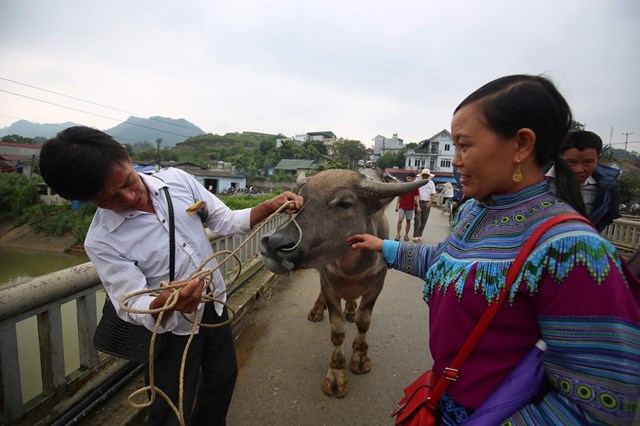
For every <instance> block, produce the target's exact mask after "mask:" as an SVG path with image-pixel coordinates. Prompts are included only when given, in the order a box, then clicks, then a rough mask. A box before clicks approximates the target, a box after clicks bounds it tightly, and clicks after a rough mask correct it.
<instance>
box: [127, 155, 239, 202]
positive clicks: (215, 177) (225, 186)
mask: <svg viewBox="0 0 640 426" xmlns="http://www.w3.org/2000/svg"><path fill="white" fill-rule="evenodd" d="M218 166H219V168H217V169H214V168H208V169H206V168H203V167H199V166H197V165H195V164H193V163H178V162H175V161H162V162H160V167H161V168H167V167H175V168H176V169H180V170H183V171H185V172H187V173H189V174H190V175H191V176H193V177H194V178H195V180H197V181H198V182H199V183H200V184H201V185H202V186H204V187H205V188H207V189H208V190H209V191H210V192H212V193H214V194H221V193H223V192H225V191H229V190H230V191H229V192H236V191H241V190H243V189H245V188H246V187H247V177H246V176H245V175H244V174H242V173H239V172H238V171H237V170H235V168H233V167H232V166H231V165H230V163H223V162H219V163H218ZM134 168H135V169H136V171H138V172H141V173H149V174H152V173H154V172H155V171H156V170H157V165H156V164H154V163H152V164H142V163H138V164H136V165H134Z"/></svg>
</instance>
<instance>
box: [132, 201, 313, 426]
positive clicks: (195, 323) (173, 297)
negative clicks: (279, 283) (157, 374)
mask: <svg viewBox="0 0 640 426" xmlns="http://www.w3.org/2000/svg"><path fill="white" fill-rule="evenodd" d="M293 206H294V202H293V201H291V200H290V201H288V202H287V203H284V204H283V205H281V206H280V207H279V208H278V209H277V210H276V211H275V212H273V213H272V214H271V215H270V216H269V217H268V218H266V219H265V220H263V221H262V222H261V223H259V224H258V226H257V227H256V228H255V229H254V230H253V231H252V232H251V233H249V234H248V235H247V237H246V238H245V240H244V241H243V242H242V243H240V244H239V245H238V247H236V248H235V249H234V250H220V251H217V252H215V253H213V254H212V255H211V256H209V257H208V258H206V259H205V260H204V262H202V264H201V265H200V266H199V267H198V268H197V269H196V271H195V272H194V273H193V275H192V276H191V277H190V278H188V279H187V280H185V281H183V282H181V283H178V284H168V283H166V282H164V281H161V282H160V287H157V288H151V289H145V290H140V291H136V292H134V293H130V294H127V295H126V296H124V297H123V298H122V299H121V300H120V309H121V310H123V311H124V312H128V313H135V314H151V315H156V314H157V315H158V316H157V318H156V321H155V324H154V327H153V330H152V333H151V341H150V342H149V385H148V386H144V387H142V388H140V389H137V390H135V391H133V392H132V393H131V394H130V395H129V398H128V400H129V404H131V405H132V406H133V407H135V408H146V407H149V406H151V405H152V404H153V403H154V402H155V399H156V394H158V395H160V396H161V397H162V398H164V400H165V401H166V402H167V404H168V405H169V407H170V408H171V410H172V411H173V412H174V414H175V415H176V417H177V418H178V421H179V422H180V425H181V426H185V420H184V415H183V413H184V406H183V405H184V370H185V367H186V361H187V354H188V352H189V347H190V346H191V342H192V340H193V336H194V335H195V334H196V331H197V330H198V327H208V328H216V327H223V326H225V325H227V324H229V323H230V322H231V321H233V319H234V318H235V315H236V312H235V310H234V309H233V308H232V307H231V306H230V305H229V304H228V303H226V302H224V301H222V300H219V299H218V297H220V296H221V295H222V294H224V293H226V291H227V289H228V288H226V289H225V290H224V291H222V292H221V293H220V294H217V295H216V294H214V291H215V282H214V280H213V273H214V272H215V271H216V270H217V269H219V268H220V267H221V266H222V265H224V264H225V263H226V262H227V261H229V260H230V259H232V258H233V259H235V261H236V262H237V263H238V272H237V274H236V276H235V277H234V278H233V280H232V281H231V284H232V285H233V283H235V282H236V281H237V280H238V278H239V277H240V274H241V273H242V262H241V261H240V258H239V257H238V255H237V253H238V251H240V249H242V247H244V246H245V245H246V244H247V243H248V242H249V241H250V240H251V238H253V236H254V235H255V234H256V233H258V232H259V231H260V230H261V229H262V228H264V227H265V226H266V225H267V224H268V223H269V221H270V220H271V219H272V218H273V217H275V216H276V215H278V214H279V213H281V212H282V211H283V210H286V209H288V211H287V212H286V213H288V214H289V219H288V220H287V221H285V222H284V223H283V224H282V225H280V226H279V227H278V228H277V229H280V228H282V227H284V226H286V225H287V224H288V223H289V222H291V221H293V222H294V224H295V225H296V227H297V229H298V232H299V235H300V237H299V239H298V242H297V243H296V244H295V246H294V248H295V247H297V246H298V244H300V241H301V240H302V230H301V229H300V226H299V225H298V224H297V223H296V222H295V217H294V214H293V211H292V210H291V207H293ZM277 229H276V230H277ZM289 250H292V249H289ZM223 254H226V255H227V256H226V257H225V258H224V259H222V260H221V261H220V262H219V263H218V264H217V265H216V266H215V267H214V268H210V269H203V268H204V266H205V265H206V264H207V263H209V262H210V261H211V260H213V259H214V258H216V257H218V256H220V255H223ZM197 278H202V279H204V281H205V287H204V288H205V289H207V290H208V291H205V293H204V294H203V295H202V297H201V303H206V302H218V303H220V304H222V305H224V306H225V307H226V308H227V310H228V312H229V319H227V320H226V321H225V322H222V323H218V324H205V323H201V322H200V319H199V318H198V309H196V310H195V312H194V313H193V320H191V319H189V318H187V317H186V316H185V314H184V313H182V312H181V315H182V317H183V318H184V319H186V320H187V321H189V322H190V323H191V324H192V327H191V332H190V334H189V339H188V340H187V343H186V345H185V348H184V351H183V353H182V360H181V363H180V376H179V378H180V379H179V380H180V382H179V385H180V386H179V393H178V407H176V406H175V404H174V403H173V402H172V401H171V399H170V398H169V396H168V395H167V394H166V393H165V392H163V391H162V390H161V389H160V388H158V387H156V386H155V379H154V368H155V365H154V358H155V357H154V350H155V342H156V336H157V335H158V330H159V329H160V324H162V319H163V318H164V314H165V312H167V311H169V310H172V309H173V308H174V307H175V305H176V303H178V299H179V295H180V294H179V293H180V289H182V288H183V287H184V286H186V285H187V284H188V283H189V282H190V281H191V280H193V279H197ZM164 290H171V291H172V293H171V294H170V295H169V297H168V298H167V300H166V301H165V304H164V305H163V306H162V307H160V308H157V309H133V308H130V307H129V306H127V302H128V301H129V300H130V299H132V298H134V297H138V296H140V295H144V294H157V293H158V292H160V291H164ZM143 392H149V393H150V395H149V400H148V401H145V402H135V401H134V399H135V397H136V396H137V395H138V394H141V393H143Z"/></svg>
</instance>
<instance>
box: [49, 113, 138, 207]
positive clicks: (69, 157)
mask: <svg viewBox="0 0 640 426" xmlns="http://www.w3.org/2000/svg"><path fill="white" fill-rule="evenodd" d="M129 161H130V159H129V154H128V153H127V150H126V149H125V147H124V146H122V145H121V144H120V143H118V142H117V141H116V140H114V139H113V138H112V137H111V136H109V135H108V134H106V133H104V132H101V131H100V130H96V129H93V128H91V127H85V126H76V127H69V128H68V129H65V130H63V131H61V132H60V133H58V134H57V135H56V137H55V138H52V139H49V140H48V141H47V142H45V143H44V145H43V146H42V151H41V152H40V173H41V175H42V177H43V179H44V181H45V182H46V183H47V185H49V186H50V187H51V188H53V190H54V191H56V192H57V193H58V194H59V195H60V196H61V197H64V198H66V199H67V200H79V201H88V200H89V199H90V198H92V197H94V196H95V195H97V194H98V193H99V192H100V191H101V190H102V189H103V188H104V185H105V183H106V182H107V180H108V179H109V176H110V173H111V171H112V169H113V167H114V166H115V165H118V164H126V163H128V162H129Z"/></svg>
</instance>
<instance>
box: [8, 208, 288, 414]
mask: <svg viewBox="0 0 640 426" xmlns="http://www.w3.org/2000/svg"><path fill="white" fill-rule="evenodd" d="M286 219H287V216H286V215H278V216H276V217H274V218H273V219H272V220H271V221H270V222H269V223H267V224H266V225H265V226H264V227H263V228H262V229H261V230H260V231H259V232H258V233H256V234H255V235H254V236H253V237H252V238H251V241H249V242H248V243H247V245H245V246H244V247H243V248H242V249H241V250H240V252H239V253H238V257H239V258H240V261H241V262H242V264H243V265H246V264H252V263H256V262H259V250H258V241H259V239H260V237H261V236H263V235H265V234H268V233H270V232H273V231H274V230H275V229H276V228H277V227H278V226H280V225H281V224H282V223H283V222H284V221H286ZM245 238H246V237H244V236H241V237H237V236H234V237H214V236H212V235H210V239H211V245H212V247H213V251H214V252H217V251H219V250H233V249H234V248H235V247H237V246H238V245H239V244H240V243H241V242H242V241H244V239H245ZM218 260H220V259H218ZM237 267H238V265H237V262H234V261H233V260H230V261H228V262H226V263H225V264H224V265H222V267H221V272H222V274H223V276H224V277H225V278H226V279H228V278H234V277H235V275H236V273H237ZM243 268H244V267H243ZM243 270H244V269H243ZM238 287H239V284H236V285H234V288H231V289H230V291H231V292H232V291H233V290H235V289H236V288H238ZM103 301H104V290H103V287H102V284H101V282H100V279H99V278H98V275H97V273H96V271H95V267H94V266H93V264H92V263H91V262H88V263H85V264H82V265H79V266H74V267H72V268H68V269H64V270H61V271H57V272H53V273H50V274H46V275H43V276H40V277H37V278H34V279H31V280H29V281H26V282H22V283H19V284H15V285H6V286H1V287H0V404H1V405H0V424H1V425H14V424H16V425H17V424H31V425H34V424H50V423H51V422H52V421H53V420H55V419H56V418H58V417H59V416H60V415H61V414H63V413H64V412H65V411H66V410H68V409H69V408H70V407H72V406H73V405H74V403H75V402H76V401H78V400H80V399H82V398H83V397H84V396H85V395H88V394H90V393H91V392H92V391H93V390H94V389H95V388H97V387H98V386H100V385H101V384H102V383H104V382H105V381H107V380H108V379H109V376H112V375H113V374H115V372H117V370H118V369H119V368H122V366H123V365H124V364H123V362H122V361H121V360H118V359H116V358H114V357H111V356H107V355H105V354H102V353H99V352H97V351H96V350H95V349H94V348H93V344H92V339H93V334H94V332H95V330H96V326H97V323H98V319H99V316H100V315H101V312H102V304H103ZM69 302H71V303H69ZM69 309H71V312H72V313H71V315H72V316H75V320H74V321H70V322H71V323H73V324H75V327H73V326H72V327H69V326H67V328H65V327H63V316H65V318H66V317H68V315H69V313H68V312H69ZM34 319H35V323H36V325H37V332H36V333H32V334H35V335H37V338H36V339H35V340H37V341H35V342H30V344H27V345H26V349H24V350H26V351H36V352H37V355H38V357H39V364H40V365H39V370H40V378H41V386H40V387H39V389H38V390H37V391H36V392H35V396H28V397H27V398H26V399H27V400H24V399H25V398H23V395H24V392H23V388H24V387H25V383H24V378H23V376H24V374H21V371H22V372H25V371H27V370H31V371H33V369H36V370H37V369H38V365H37V361H36V363H35V364H36V365H21V361H20V359H21V358H23V356H21V355H24V354H21V353H20V349H19V347H22V348H24V347H25V345H24V344H20V345H19V342H20V341H21V340H24V336H22V335H21V334H22V333H21V330H22V328H23V327H22V325H21V323H22V322H23V321H25V320H26V321H31V322H33V320H34ZM65 323H68V322H67V321H65ZM68 328H71V330H69V329H68ZM64 334H67V336H68V335H71V336H75V335H76V334H77V339H76V338H74V339H72V340H73V341H72V343H70V344H69V343H68V341H69V340H70V339H69V338H66V339H63V335H64ZM67 336H65V337H67ZM69 351H74V352H77V354H75V355H77V357H75V356H74V357H73V358H77V360H78V361H77V364H78V365H74V366H72V367H71V368H70V366H69V365H66V363H67V364H68V362H67V361H66V359H68V358H69V357H68V356H67V357H65V353H67V355H69V354H68V352H69ZM31 355H34V354H31ZM38 357H36V358H38ZM30 385H32V384H30Z"/></svg>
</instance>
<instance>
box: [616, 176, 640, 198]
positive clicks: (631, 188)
mask: <svg viewBox="0 0 640 426" xmlns="http://www.w3.org/2000/svg"><path fill="white" fill-rule="evenodd" d="M617 183H618V188H619V190H620V201H621V202H623V203H625V204H628V203H631V202H633V201H636V200H638V199H639V198H640V173H639V172H631V171H630V172H626V173H623V174H622V175H620V177H619V178H618V181H617Z"/></svg>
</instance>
